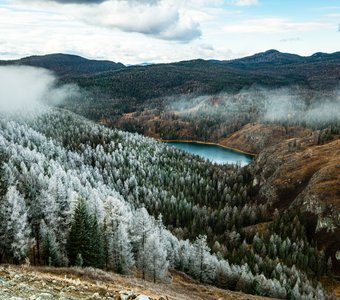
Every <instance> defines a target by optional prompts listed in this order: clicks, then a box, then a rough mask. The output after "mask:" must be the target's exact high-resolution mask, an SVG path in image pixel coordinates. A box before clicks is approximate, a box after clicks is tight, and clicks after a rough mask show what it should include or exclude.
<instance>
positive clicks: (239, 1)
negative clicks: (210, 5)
mask: <svg viewBox="0 0 340 300" xmlns="http://www.w3.org/2000/svg"><path fill="white" fill-rule="evenodd" d="M231 3H232V4H234V5H237V6H251V5H258V4H259V1H258V0H232V1H231Z"/></svg>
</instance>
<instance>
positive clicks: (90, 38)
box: [0, 0, 340, 65]
mask: <svg viewBox="0 0 340 300" xmlns="http://www.w3.org/2000/svg"><path fill="white" fill-rule="evenodd" d="M269 49H277V50H279V51H282V52H289V53H296V54H299V55H305V56H306V55H311V54H313V53H315V52H327V53H331V52H336V51H340V0H319V1H316V0H209V1H208V0H0V59H1V60H3V59H17V58H21V57H25V56H30V55H43V54H49V53H69V54H76V55H81V56H84V57H86V58H93V59H108V60H112V61H115V62H122V63H124V64H127V65H129V64H140V63H162V62H173V61H180V60H189V59H196V58H203V59H221V60H227V59H233V58H238V57H244V56H247V55H252V54H254V53H258V52H263V51H266V50H269Z"/></svg>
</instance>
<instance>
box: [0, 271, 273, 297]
mask: <svg viewBox="0 0 340 300" xmlns="http://www.w3.org/2000/svg"><path fill="white" fill-rule="evenodd" d="M172 275H173V282H172V283H158V284H153V283H150V282H146V281H142V280H140V279H137V278H136V277H127V276H119V275H117V274H113V273H106V272H104V271H101V270H95V269H77V268H60V269H57V268H48V267H46V268H42V267H41V268H36V267H35V268H33V267H28V266H25V267H21V268H20V267H17V266H0V299H1V300H8V299H12V300H23V299H29V300H38V299H39V300H45V299H63V300H67V299H70V300H73V299H115V300H129V299H136V300H156V299H157V300H158V299H159V300H170V299H176V300H187V299H202V300H203V299H204V300H213V299H220V300H222V299H235V300H236V299H238V300H248V299H249V300H251V299H253V300H256V299H264V298H262V297H257V296H252V295H246V294H242V293H238V292H230V291H226V290H221V289H218V288H214V287H211V286H206V285H199V284H196V283H195V282H193V281H192V280H190V279H189V278H187V277H185V276H184V275H182V274H179V273H173V274H172ZM266 299H268V298H266Z"/></svg>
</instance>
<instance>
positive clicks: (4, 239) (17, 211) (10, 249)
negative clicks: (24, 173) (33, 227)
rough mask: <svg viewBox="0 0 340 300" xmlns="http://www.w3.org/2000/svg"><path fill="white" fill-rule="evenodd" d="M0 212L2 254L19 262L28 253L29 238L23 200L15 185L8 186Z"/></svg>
mask: <svg viewBox="0 0 340 300" xmlns="http://www.w3.org/2000/svg"><path fill="white" fill-rule="evenodd" d="M0 214H1V217H0V220H1V227H2V228H1V237H0V238H1V244H2V247H3V249H4V252H5V253H4V254H5V256H7V257H12V258H13V259H14V261H15V262H20V261H22V260H23V259H24V258H25V257H26V256H27V254H28V251H29V248H30V246H31V239H30V227H29V224H28V222H27V209H26V205H25V201H24V198H23V197H22V196H21V195H20V194H19V192H18V191H17V189H16V187H15V186H11V187H9V188H8V191H7V193H6V195H5V197H4V199H3V201H2V203H1V207H0Z"/></svg>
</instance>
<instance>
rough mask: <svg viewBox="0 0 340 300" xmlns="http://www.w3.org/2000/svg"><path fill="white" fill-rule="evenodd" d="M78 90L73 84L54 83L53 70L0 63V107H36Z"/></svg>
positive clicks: (57, 101)
mask: <svg viewBox="0 0 340 300" xmlns="http://www.w3.org/2000/svg"><path fill="white" fill-rule="evenodd" d="M77 94H78V88H77V87H76V86H75V85H62V86H58V85H57V80H56V77H55V76H54V74H53V73H52V72H50V71H48V70H46V69H42V68H34V67H27V66H0V111H1V112H5V113H8V112H17V111H35V110H37V109H39V108H42V107H44V106H46V105H58V104H61V103H62V102H63V101H65V100H66V98H68V97H73V96H76V95H77Z"/></svg>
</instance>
